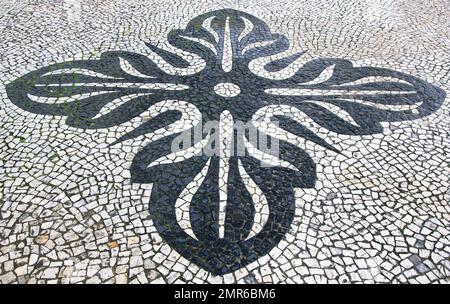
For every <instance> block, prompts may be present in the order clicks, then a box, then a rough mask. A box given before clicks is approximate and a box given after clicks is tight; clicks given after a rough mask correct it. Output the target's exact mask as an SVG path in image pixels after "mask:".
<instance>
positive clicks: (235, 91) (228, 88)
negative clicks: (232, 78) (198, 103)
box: [214, 82, 241, 97]
mask: <svg viewBox="0 0 450 304" xmlns="http://www.w3.org/2000/svg"><path fill="white" fill-rule="evenodd" d="M214 92H215V93H216V94H217V95H220V96H222V97H234V96H237V95H239V93H241V89H240V88H239V87H238V86H237V85H235V84H234V83H230V82H221V83H219V84H217V85H216V86H215V87H214Z"/></svg>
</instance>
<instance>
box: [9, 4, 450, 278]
mask: <svg viewBox="0 0 450 304" xmlns="http://www.w3.org/2000/svg"><path fill="white" fill-rule="evenodd" d="M168 42H169V43H170V44H171V45H172V47H173V49H174V50H173V51H169V50H166V49H162V48H159V47H158V46H156V45H153V44H147V46H148V48H149V49H150V50H151V51H152V52H154V53H156V54H157V55H158V57H159V60H152V59H150V58H148V57H147V56H145V55H141V54H137V53H132V52H126V51H111V52H106V53H104V54H102V55H101V58H100V59H98V60H80V61H70V62H63V63H58V64H54V65H51V66H48V67H44V68H42V69H39V70H37V71H33V72H31V73H29V74H26V75H25V76H23V77H21V78H19V79H17V80H15V81H14V82H12V83H10V84H9V85H8V86H7V94H8V97H9V98H10V100H11V101H12V102H13V103H14V104H15V105H17V106H19V107H21V108H23V109H25V110H27V111H29V112H33V113H37V114H43V115H57V116H65V117H67V119H66V123H67V124H68V125H70V126H73V127H76V128H79V129H104V128H111V127H115V126H120V125H122V124H125V123H127V122H130V121H135V123H134V124H133V126H135V127H133V128H131V129H130V130H129V132H128V133H127V134H126V135H124V136H122V137H120V138H117V140H116V141H115V142H113V143H111V144H110V146H116V145H123V144H125V143H126V141H128V140H131V139H136V138H144V139H143V141H142V150H141V151H140V152H139V153H137V154H136V155H135V157H134V160H133V162H132V165H131V168H130V172H131V179H132V182H135V183H152V184H153V188H152V195H151V198H150V202H149V204H150V208H149V211H150V213H151V215H152V217H153V220H154V224H155V226H156V228H157V230H158V232H159V233H160V235H161V236H162V237H163V239H164V240H165V241H166V242H167V243H168V244H169V245H170V246H171V247H172V248H174V249H175V250H177V251H178V252H179V253H180V254H181V255H183V256H184V257H185V258H187V259H189V260H191V261H193V262H194V263H196V264H197V265H199V266H200V267H202V268H204V269H206V270H208V271H210V272H212V273H214V274H225V273H229V272H232V271H234V270H236V269H239V268H241V267H243V266H245V265H247V264H249V263H251V262H253V261H255V260H256V259H258V258H259V257H261V256H263V255H266V254H267V253H268V252H269V251H270V250H271V249H272V248H274V247H275V246H276V245H277V244H278V243H279V242H280V240H281V239H282V238H283V236H284V235H285V233H286V232H287V231H288V230H289V229H290V226H291V223H292V220H293V217H294V211H295V199H294V189H295V188H313V187H314V185H315V181H316V166H315V163H314V161H313V159H312V158H311V157H310V155H309V153H308V147H310V145H311V144H313V145H316V146H319V147H321V148H323V149H325V150H329V151H333V152H334V153H341V151H339V149H338V148H337V147H335V146H333V144H332V142H330V140H329V138H328V137H332V136H333V135H336V134H337V135H339V134H344V135H350V136H352V135H369V134H376V133H381V132H383V127H382V125H381V122H394V121H403V120H413V119H418V118H421V117H424V116H426V115H429V114H430V113H433V112H434V111H436V110H437V109H438V108H439V106H440V105H441V103H442V101H443V100H444V98H445V93H444V92H443V91H442V90H441V89H439V88H437V87H435V86H433V85H431V84H429V83H427V82H425V81H423V80H421V79H418V78H416V77H413V76H409V75H406V74H403V73H400V72H396V71H393V70H388V69H383V68H373V67H356V66H354V65H353V64H352V63H351V62H350V61H349V60H345V59H332V58H320V59H315V60H312V61H305V60H304V59H303V55H304V53H305V51H303V52H300V53H296V54H293V55H292V54H286V53H287V51H288V50H289V41H288V39H287V38H286V36H284V35H282V34H277V33H272V32H271V30H270V29H269V27H268V26H267V24H266V23H265V22H263V21H262V20H260V19H258V18H256V17H254V16H252V15H250V14H247V13H244V12H240V11H236V10H231V9H224V10H219V11H213V12H209V13H206V14H203V15H200V16H198V17H195V18H194V19H193V20H191V21H190V22H189V23H188V24H187V26H186V28H185V29H184V30H173V31H171V32H170V33H169V35H168ZM143 117H145V119H142V118H143ZM211 121H217V122H219V123H218V126H217V128H210V129H209V130H208V131H207V132H205V129H204V128H202V126H205V125H207V124H208V122H211ZM236 122H249V126H250V128H254V130H256V131H257V132H258V133H261V134H264V135H265V136H266V137H267V138H268V142H269V146H270V143H273V144H275V143H277V145H278V149H277V151H278V152H279V153H277V154H276V155H275V154H271V151H270V150H267V151H265V150H264V149H261V148H260V147H258V146H257V145H253V144H252V142H251V140H250V138H249V134H248V133H246V132H244V133H242V132H239V130H238V129H236V128H235V126H236ZM195 129H200V130H201V131H200V136H194V133H195V132H194V130H195ZM318 130H325V131H326V133H327V134H329V135H328V136H327V137H324V136H322V135H320V134H323V132H322V133H320V134H319V132H318ZM186 132H188V134H191V133H192V134H193V136H192V138H191V141H190V143H189V144H188V145H182V146H181V147H179V148H180V149H179V150H178V151H175V152H174V151H173V149H172V148H173V143H174V141H176V139H177V138H178V137H179V136H180V134H186ZM148 134H151V136H149V137H146V136H148ZM239 141H240V142H243V143H244V146H243V148H242V147H241V146H240V145H239V144H238V142H239ZM207 147H211V148H212V149H216V150H217V153H216V154H215V155H212V156H210V155H205V153H202V151H204V150H205V148H207ZM238 149H241V150H242V151H237V150H238Z"/></svg>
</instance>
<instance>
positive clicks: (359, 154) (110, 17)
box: [0, 0, 450, 283]
mask: <svg viewBox="0 0 450 304" xmlns="http://www.w3.org/2000/svg"><path fill="white" fill-rule="evenodd" d="M220 8H235V9H239V10H242V11H245V12H248V13H251V14H253V15H255V16H256V17H259V18H261V19H262V20H264V21H266V22H267V23H268V25H269V26H270V28H271V29H272V31H273V32H280V33H283V34H285V35H286V36H287V37H288V38H289V40H290V41H291V44H292V45H293V49H296V50H304V49H308V55H309V56H311V58H318V57H335V58H346V59H350V60H352V61H354V62H356V63H358V64H361V65H370V66H378V67H384V68H391V69H395V70H397V71H401V72H405V73H408V74H411V75H413V76H416V77H419V78H421V79H424V80H427V81H429V82H431V83H433V84H435V85H437V86H439V87H440V88H442V89H444V90H445V91H446V92H447V94H448V93H449V92H450V85H449V78H450V60H449V59H450V57H449V55H448V54H450V42H449V38H450V32H449V30H448V29H449V28H450V19H449V18H448V16H449V13H450V6H449V5H448V3H447V2H446V1H437V0H433V1H406V0H404V1H392V0H382V1H381V0H375V1H369V0H367V1H356V0H347V1H331V0H328V1H324V0H322V1H283V0H282V1H256V0H255V1H220V2H219V1H204V0H195V1H181V0H176V1H174V0H169V1H137V0H136V1H133V0H126V1H109V0H104V1H92V0H89V1H74V0H71V1H58V0H53V1H49V0H41V1H4V0H1V1H0V41H1V47H0V94H1V95H0V116H1V118H2V119H1V123H0V143H1V144H0V189H1V192H0V281H1V282H2V283H10V282H20V283H27V282H28V283H36V282H38V283H43V282H48V283H56V282H63V283H78V282H88V283H98V282H107V283H114V282H116V283H124V282H130V283H147V282H154V283H164V282H167V283H172V282H194V283H201V282H205V281H206V282H226V283H229V282H256V281H257V282H275V283H278V282H286V283H294V282H295V283H304V282H305V283H314V282H330V283H335V282H341V283H342V282H370V283H372V282H421V283H427V282H442V283H447V282H448V276H449V273H450V265H449V256H450V246H449V230H450V226H449V220H450V216H449V214H450V206H449V201H450V193H449V188H450V168H449V167H450V165H449V164H450V158H449V155H450V137H449V135H450V130H449V125H450V117H449V98H447V99H446V100H445V102H444V104H443V106H442V107H441V108H440V109H439V110H438V111H437V112H436V113H434V114H433V115H430V116H428V117H426V118H423V119H420V120H416V121H411V122H401V123H395V124H391V125H388V124H386V125H385V126H386V128H385V132H384V133H383V134H382V135H375V136H364V137H358V138H356V139H355V138H351V139H350V138H348V137H345V136H343V137H341V138H339V139H337V140H338V141H341V142H345V143H347V144H348V145H353V150H352V151H348V152H349V153H350V155H352V157H347V158H345V159H336V155H333V154H331V153H330V154H329V155H328V154H327V156H326V157H322V158H320V159H319V160H318V164H317V165H318V181H317V185H316V189H315V190H308V191H303V190H301V189H299V190H298V192H297V193H298V196H299V199H298V206H297V216H296V219H295V220H294V223H293V226H292V231H291V233H289V234H288V235H286V238H285V240H284V241H282V242H281V243H280V244H279V245H278V246H277V247H276V248H274V250H272V252H271V253H270V255H268V256H266V257H262V258H260V259H259V260H258V261H256V262H254V263H252V264H251V265H249V266H248V267H247V268H243V269H241V270H239V271H237V272H235V273H232V274H228V275H225V276H213V275H211V274H209V273H207V272H206V271H204V270H202V269H199V268H198V267H197V266H195V265H193V264H191V263H190V262H188V261H187V260H186V259H184V258H181V257H180V256H179V255H178V253H176V252H175V251H173V250H172V249H171V248H170V247H169V246H168V245H167V244H165V243H164V241H163V240H161V238H160V237H159V236H158V234H157V232H156V230H155V229H154V228H153V226H152V223H151V217H150V216H149V213H148V205H147V201H148V196H149V193H150V189H151V185H130V183H129V181H128V178H129V172H128V170H127V166H128V165H129V163H130V161H131V159H132V157H133V154H132V153H130V151H131V147H126V146H124V147H122V148H121V149H110V150H108V149H105V148H104V145H102V143H104V142H105V137H106V136H114V134H113V133H108V134H107V133H106V132H98V131H95V132H94V131H82V132H80V130H77V129H74V128H72V127H68V126H66V125H65V124H64V120H65V119H64V118H60V117H47V116H42V115H35V114H30V113H27V112H25V111H23V110H20V109H18V108H17V107H15V106H14V105H13V104H12V103H11V102H10V101H9V100H8V98H7V96H6V93H5V90H4V85H5V84H6V83H8V82H10V81H12V80H14V79H16V78H17V77H19V76H20V75H23V74H25V73H27V72H30V71H32V70H35V69H37V68H40V67H43V66H47V65H49V64H52V63H55V62H60V61H65V60H72V59H74V58H79V57H83V58H96V57H98V56H99V55H100V54H101V53H102V52H104V51H107V50H129V51H136V52H143V51H145V48H144V45H143V42H144V41H148V40H151V41H153V42H157V41H160V42H162V41H164V40H165V37H166V35H167V33H168V32H169V31H170V30H172V29H176V28H183V27H184V26H185V25H186V24H187V22H188V21H189V20H191V19H192V18H193V17H195V16H197V15H199V14H201V13H204V12H208V11H211V10H215V9H220ZM354 140H356V142H353V141H354ZM55 153H56V154H55ZM55 155H58V157H57V158H54V157H53V156H55ZM337 168H338V169H337ZM303 192H307V193H308V195H305V194H304V193H303ZM330 192H335V193H337V194H338V197H337V198H335V199H333V200H332V201H326V200H325V197H326V196H327V194H329V193H330ZM357 227H360V228H361V229H362V230H360V231H359V230H358V231H357V230H355V229H358V228H357ZM417 240H420V241H423V242H424V248H423V249H417V248H415V247H414V244H415V243H416V242H417ZM114 241H116V242H117V244H116V243H114ZM116 245H117V247H115V246H116ZM110 247H115V248H112V249H111V248H110ZM412 256H418V257H420V260H421V262H420V263H419V264H418V265H419V266H417V265H414V264H413V263H412V262H411V257H412ZM340 264H342V265H340ZM423 265H425V266H423ZM417 267H422V268H421V269H425V270H424V271H423V272H418V270H417ZM424 267H425V268H424Z"/></svg>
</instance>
